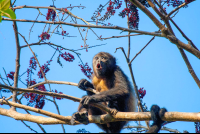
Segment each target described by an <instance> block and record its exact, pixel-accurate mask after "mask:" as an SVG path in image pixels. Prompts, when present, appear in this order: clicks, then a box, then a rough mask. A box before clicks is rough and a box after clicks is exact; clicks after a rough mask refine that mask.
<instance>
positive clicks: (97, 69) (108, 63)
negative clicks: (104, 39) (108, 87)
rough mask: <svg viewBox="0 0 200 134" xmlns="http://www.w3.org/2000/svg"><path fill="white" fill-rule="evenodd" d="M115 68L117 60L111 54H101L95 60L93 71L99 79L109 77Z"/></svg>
mask: <svg viewBox="0 0 200 134" xmlns="http://www.w3.org/2000/svg"><path fill="white" fill-rule="evenodd" d="M115 66H116V63H115V58H114V57H113V56H112V55H110V54H109V53H105V52H100V53H98V54H97V55H95V56H94V58H93V70H94V73H95V76H96V77H97V78H104V77H107V76H109V74H110V73H112V72H113V71H114V70H113V69H114V67H115Z"/></svg>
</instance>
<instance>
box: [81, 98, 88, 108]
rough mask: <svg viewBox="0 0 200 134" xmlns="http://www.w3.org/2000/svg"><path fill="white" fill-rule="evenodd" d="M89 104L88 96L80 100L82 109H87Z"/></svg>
mask: <svg viewBox="0 0 200 134" xmlns="http://www.w3.org/2000/svg"><path fill="white" fill-rule="evenodd" d="M89 102H90V97H89V96H85V97H84V98H83V99H82V100H81V103H82V105H83V107H85V108H88V105H89Z"/></svg>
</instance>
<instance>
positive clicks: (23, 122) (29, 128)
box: [21, 120, 38, 133]
mask: <svg viewBox="0 0 200 134" xmlns="http://www.w3.org/2000/svg"><path fill="white" fill-rule="evenodd" d="M21 122H22V123H23V124H24V125H25V126H26V127H28V128H29V129H30V130H31V131H33V132H35V133H38V132H37V131H35V130H34V129H32V128H31V127H30V126H28V125H27V124H26V123H25V122H24V121H22V120H21Z"/></svg>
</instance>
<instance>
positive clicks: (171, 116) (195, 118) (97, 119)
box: [0, 108, 200, 125]
mask: <svg viewBox="0 0 200 134" xmlns="http://www.w3.org/2000/svg"><path fill="white" fill-rule="evenodd" d="M0 114H1V115H5V116H9V117H12V118H14V119H16V120H24V121H30V122H35V123H39V124H49V125H50V124H69V120H67V121H61V120H58V119H55V118H46V117H42V116H34V115H29V114H21V113H18V112H16V111H11V110H6V109H3V108H0ZM65 118H68V119H71V116H66V117H65ZM88 118H89V122H90V123H107V122H114V121H147V120H151V116H150V112H118V113H117V114H116V115H115V116H114V117H113V116H111V115H110V114H104V115H99V116H92V115H89V117H88ZM163 120H165V121H192V122H200V113H181V112H167V113H165V115H164V118H163ZM77 124H78V123H77ZM69 125H70V124H69Z"/></svg>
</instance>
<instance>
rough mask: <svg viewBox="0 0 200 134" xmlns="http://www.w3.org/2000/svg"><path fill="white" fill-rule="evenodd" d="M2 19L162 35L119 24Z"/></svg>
mask: <svg viewBox="0 0 200 134" xmlns="http://www.w3.org/2000/svg"><path fill="white" fill-rule="evenodd" d="M2 20H6V21H20V22H35V23H46V24H62V25H69V26H74V27H89V28H102V29H116V30H122V31H126V32H131V33H141V34H144V35H152V36H160V37H163V35H161V33H158V32H146V31H140V30H133V29H128V28H123V27H119V26H96V25H95V26H93V25H81V24H73V23H67V22H53V21H35V20H24V19H15V20H12V19H8V18H3V17H2Z"/></svg>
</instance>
